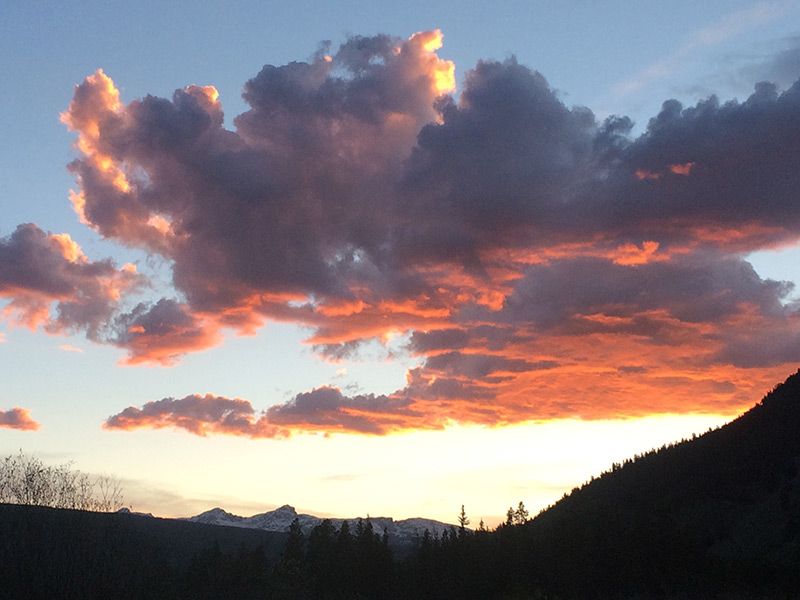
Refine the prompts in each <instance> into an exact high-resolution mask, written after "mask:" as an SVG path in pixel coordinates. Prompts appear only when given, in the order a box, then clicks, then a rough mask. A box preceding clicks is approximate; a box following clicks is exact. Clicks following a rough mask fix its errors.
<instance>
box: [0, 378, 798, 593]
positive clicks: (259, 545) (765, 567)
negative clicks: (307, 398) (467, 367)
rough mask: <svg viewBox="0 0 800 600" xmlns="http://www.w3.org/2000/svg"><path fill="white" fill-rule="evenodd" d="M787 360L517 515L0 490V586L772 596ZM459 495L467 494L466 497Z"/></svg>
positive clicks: (793, 443)
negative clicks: (661, 441) (402, 528)
mask: <svg viewBox="0 0 800 600" xmlns="http://www.w3.org/2000/svg"><path fill="white" fill-rule="evenodd" d="M799 467H800V372H799V373H798V374H795V375H793V376H791V377H789V379H787V380H786V382H785V383H783V384H780V385H778V386H776V387H775V389H774V390H773V391H772V392H770V393H769V394H767V396H766V397H765V398H764V399H763V400H762V401H761V402H759V403H758V404H757V405H756V406H755V407H753V408H752V409H751V410H749V411H748V412H747V413H745V414H744V415H742V416H741V417H739V418H738V419H736V420H735V421H733V422H732V423H729V424H728V425H726V426H724V427H722V428H719V429H717V430H714V431H709V432H708V433H706V434H704V435H701V436H699V437H695V438H693V439H691V440H685V441H683V442H681V443H678V444H674V445H671V446H664V447H662V448H659V449H656V450H652V451H650V452H647V453H645V454H643V455H637V456H635V457H632V458H631V459H629V460H627V461H625V462H624V463H623V464H615V465H612V467H611V469H610V470H609V471H608V472H606V473H604V474H602V475H601V476H600V477H598V478H594V479H592V481H590V482H588V483H587V484H585V485H584V486H583V487H581V488H576V489H575V490H573V492H572V493H571V494H569V495H566V496H565V497H564V498H563V499H562V500H560V501H559V502H558V503H556V504H555V505H554V506H553V507H551V508H549V509H548V510H546V511H544V512H542V513H541V514H540V515H539V516H537V517H536V518H535V519H533V520H532V521H529V522H527V523H525V524H517V525H503V526H500V527H499V528H498V529H497V530H495V531H491V532H490V531H482V530H479V531H469V530H466V529H463V530H459V529H456V528H451V529H449V530H446V531H445V532H444V533H442V534H441V535H439V534H436V535H432V534H431V535H429V534H423V535H422V536H419V538H417V539H415V541H414V544H413V548H412V549H411V551H410V553H408V554H407V555H405V556H398V555H397V553H394V554H393V552H392V548H391V546H390V543H389V535H388V532H387V533H383V532H382V531H380V530H379V529H377V528H376V529H374V528H373V524H372V523H371V522H370V521H360V522H358V523H349V524H348V523H346V522H343V523H341V524H339V523H336V524H335V523H333V522H331V521H328V520H325V521H322V522H320V523H318V524H317V525H315V526H314V527H313V529H311V530H310V531H309V530H308V528H305V529H304V528H303V527H302V526H301V523H300V522H299V520H295V521H293V523H292V526H291V527H290V531H289V532H288V533H278V532H268V531H262V530H258V529H249V528H246V527H220V526H218V525H210V524H203V523H192V522H188V521H178V520H168V519H154V518H151V517H144V516H138V515H133V514H99V513H87V512H80V511H69V510H57V509H48V508H39V507H28V506H17V505H0V565H1V566H2V568H0V596H2V597H3V598H9V599H14V598H193V599H200V598H234V599H235V598H271V599H276V600H282V599H295V598H297V599H317V598H319V599H325V600H328V599H330V600H335V599H342V600H344V599H357V598H369V599H373V598H374V599H380V598H385V599H398V600H400V599H403V600H407V599H408V600H413V599H417V598H419V599H423V598H431V599H433V598H436V599H443V598H457V599H459V600H469V599H476V600H477V599H481V600H488V599H494V598H496V599H498V600H499V599H505V600H514V599H531V598H536V599H539V600H543V599H551V600H553V599H556V598H558V599H561V600H569V599H576V600H581V599H584V598H586V599H589V598H592V599H634V598H636V599H648V598H663V599H668V598H669V599H671V598H680V599H695V598H697V599H701V598H702V599H706V598H718V599H721V600H722V599H729V600H736V599H744V598H761V599H771V598H775V599H778V598H780V599H789V598H796V597H798V593H800V468H799ZM467 500H468V499H467Z"/></svg>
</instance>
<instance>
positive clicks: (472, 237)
mask: <svg viewBox="0 0 800 600" xmlns="http://www.w3.org/2000/svg"><path fill="white" fill-rule="evenodd" d="M798 79H800V2H798V1H781V0H777V1H766V2H748V1H738V2H737V1H725V2H714V1H712V2H705V3H700V4H698V3H694V2H677V1H676V2H637V3H631V2H620V1H611V2H605V3H594V2H588V1H580V0H573V1H569V2H536V1H529V2H521V1H507V2H498V3H495V4H494V5H492V6H489V5H484V4H476V5H475V6H472V5H471V4H470V3H467V4H465V3H463V2H440V3H430V2H409V3H402V4H399V5H398V4H389V3H383V2H369V3H367V2H357V1H349V2H339V3H328V4H327V5H321V4H319V3H310V2H302V1H301V2H295V3H277V2H271V1H267V2H247V1H241V2H226V3H224V4H222V3H214V2H196V3H192V4H191V5H190V4H187V3H173V2H158V3H156V2H149V1H143V2H137V3H123V2H116V1H104V2H95V1H87V2H82V3H80V5H79V6H70V5H68V4H64V3H55V2H30V3H16V4H15V5H13V6H10V7H8V8H7V9H6V10H4V11H3V13H2V15H0V87H1V88H2V90H3V92H4V93H3V95H2V100H0V102H2V105H1V106H2V111H0V135H2V138H3V139H4V141H5V143H4V144H3V145H2V147H0V176H1V178H0V180H1V181H2V184H3V185H2V189H1V190H0V198H1V200H0V201H1V202H2V204H0V206H2V212H0V368H1V369H2V378H1V379H0V452H2V454H3V455H9V454H14V453H16V452H18V451H19V450H20V449H22V450H23V451H25V452H26V453H29V454H34V455H36V456H37V457H39V458H41V459H42V460H45V461H46V462H53V463H61V462H65V461H73V464H74V466H75V467H76V468H78V469H80V470H81V471H84V472H89V473H98V474H99V473H109V474H113V475H115V476H117V477H119V478H120V479H121V481H122V482H123V485H124V488H125V497H126V502H127V503H128V504H130V505H131V507H132V508H133V509H134V510H138V511H142V512H151V513H153V514H155V515H159V516H169V517H175V516H189V515H192V514H197V513H199V512H202V511H204V510H208V509H211V508H214V507H216V506H220V507H223V508H225V509H226V510H228V511H230V512H234V513H236V514H242V515H251V514H255V513H258V512H264V511H266V510H270V509H273V508H276V507H278V506H281V505H283V504H291V505H292V506H294V507H295V508H297V510H298V511H303V512H309V513H312V514H317V515H331V516H339V517H356V516H366V515H368V514H369V515H372V516H392V517H394V518H396V519H401V518H409V517H427V518H434V519H440V520H443V521H448V522H453V521H454V520H455V518H456V515H457V514H458V512H459V511H460V507H461V505H462V504H463V505H465V507H466V512H467V514H468V516H470V518H471V519H472V520H473V521H474V523H477V522H478V520H479V519H484V520H485V521H486V522H487V523H489V524H494V523H497V522H498V521H499V520H500V519H502V517H503V515H504V514H505V511H506V509H507V508H508V507H509V506H512V505H513V506H516V505H517V503H518V502H519V501H523V502H524V503H525V504H526V506H527V507H528V508H529V510H530V511H531V513H532V514H535V513H536V512H537V511H538V510H540V509H541V508H543V507H545V506H547V505H549V504H552V503H553V502H555V501H556V500H558V499H559V498H560V497H561V496H562V495H563V494H564V493H565V492H568V491H569V490H571V489H572V488H573V487H575V486H577V485H580V484H582V483H583V482H584V481H586V480H588V479H589V478H590V477H592V476H594V475H597V474H599V473H600V472H601V471H603V470H605V469H608V468H609V467H610V466H611V463H612V462H617V461H621V460H623V459H625V458H627V457H630V456H632V455H634V454H636V453H641V452H645V451H647V450H649V449H651V448H654V447H659V446H661V445H662V444H664V443H670V442H673V441H676V440H679V439H681V438H685V437H691V435H692V434H693V433H702V432H704V431H706V430H708V429H709V428H711V427H716V426H719V425H721V424H723V423H725V422H727V421H729V420H731V419H732V418H734V417H736V416H737V415H739V414H741V413H742V412H744V411H745V410H747V409H748V408H749V407H750V406H752V405H753V404H755V403H756V402H757V401H758V400H759V399H760V398H761V397H762V396H763V395H764V394H765V393H766V392H767V391H769V390H770V389H771V388H772V387H773V386H774V385H776V384H777V383H779V382H781V381H783V380H784V379H785V378H786V377H787V376H789V375H790V374H792V373H794V372H795V371H796V370H797V368H798V362H800V302H799V301H798V298H800V296H798V292H797V288H796V284H797V283H798V282H800V266H799V265H800V251H799V250H798V243H800V191H798V190H800V185H799V184H800V84H796V83H795V82H796V81H797V80H798Z"/></svg>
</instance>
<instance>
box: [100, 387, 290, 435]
mask: <svg viewBox="0 0 800 600" xmlns="http://www.w3.org/2000/svg"><path fill="white" fill-rule="evenodd" d="M103 428H104V429H109V430H114V429H119V430H132V429H142V428H149V429H164V428H174V429H184V430H186V431H188V432H190V433H193V434H195V435H200V436H208V435H210V434H227V435H242V436H247V437H252V438H259V437H275V436H276V435H279V433H278V432H277V430H276V429H275V428H272V427H270V426H268V425H266V423H264V422H263V421H262V420H260V419H258V418H256V416H255V411H254V410H253V407H252V405H251V404H250V402H248V401H247V400H240V399H239V398H233V399H230V398H224V397H221V396H213V395H211V394H206V395H205V396H198V395H192V396H186V397H185V398H180V399H175V398H164V399H162V400H157V401H155V402H148V403H146V404H145V405H144V406H143V407H142V408H137V407H135V406H129V407H128V408H126V409H125V410H123V411H122V412H121V413H119V414H117V415H114V416H112V417H109V418H108V419H107V420H106V421H105V423H104V424H103Z"/></svg>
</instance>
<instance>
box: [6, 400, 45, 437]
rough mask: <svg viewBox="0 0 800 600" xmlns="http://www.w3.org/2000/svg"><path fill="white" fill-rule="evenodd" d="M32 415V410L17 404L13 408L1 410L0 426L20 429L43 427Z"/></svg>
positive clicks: (30, 429)
mask: <svg viewBox="0 0 800 600" xmlns="http://www.w3.org/2000/svg"><path fill="white" fill-rule="evenodd" d="M41 426H42V425H41V423H37V422H36V421H34V420H33V419H32V418H31V416H30V411H28V410H27V409H25V408H19V407H18V406H15V407H14V408H12V409H11V410H0V427H5V428H6V429H17V430H19V431H36V430H37V429H39V428H40V427H41Z"/></svg>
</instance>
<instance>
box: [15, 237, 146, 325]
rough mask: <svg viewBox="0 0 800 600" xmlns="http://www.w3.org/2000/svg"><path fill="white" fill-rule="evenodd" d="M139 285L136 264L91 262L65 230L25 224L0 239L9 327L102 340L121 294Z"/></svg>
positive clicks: (105, 261)
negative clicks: (49, 230)
mask: <svg viewBox="0 0 800 600" xmlns="http://www.w3.org/2000/svg"><path fill="white" fill-rule="evenodd" d="M143 285H144V280H143V278H142V277H141V276H140V275H139V274H137V272H136V267H135V266H134V265H132V264H126V265H124V266H123V267H122V268H119V269H118V268H117V267H116V265H115V264H114V263H113V262H112V261H111V260H109V259H106V260H102V261H96V262H93V261H90V260H89V259H87V258H86V256H85V255H84V254H83V252H82V251H81V249H80V247H79V246H78V244H77V243H75V242H74V241H73V240H72V239H71V238H70V236H69V235H67V234H51V233H46V232H44V231H42V230H41V229H40V228H39V227H38V226H37V225H35V224H32V223H28V224H24V225H19V226H18V227H17V228H16V230H15V231H14V232H13V233H12V234H11V235H9V236H7V237H5V238H2V239H0V298H5V299H8V300H10V302H9V303H8V305H6V307H5V308H3V310H2V312H1V313H0V314H2V316H3V317H4V318H5V319H6V320H8V321H9V322H10V323H11V324H12V325H22V326H26V327H28V328H30V329H31V330H35V329H36V328H37V327H39V326H43V327H44V328H45V329H46V330H47V331H48V332H50V333H62V332H73V331H85V332H86V333H87V335H88V337H89V338H90V339H92V340H101V339H102V338H103V335H104V329H105V326H106V325H107V323H108V321H109V320H110V319H111V317H112V315H113V314H114V312H115V311H116V310H117V308H118V306H119V300H120V298H121V296H122V295H123V294H125V293H127V292H129V291H132V290H136V289H138V288H140V287H141V286H143Z"/></svg>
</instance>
